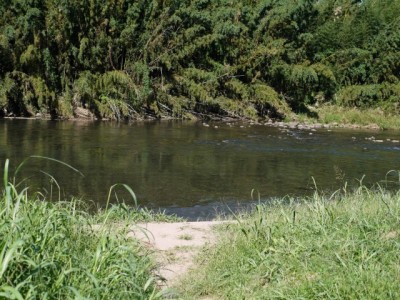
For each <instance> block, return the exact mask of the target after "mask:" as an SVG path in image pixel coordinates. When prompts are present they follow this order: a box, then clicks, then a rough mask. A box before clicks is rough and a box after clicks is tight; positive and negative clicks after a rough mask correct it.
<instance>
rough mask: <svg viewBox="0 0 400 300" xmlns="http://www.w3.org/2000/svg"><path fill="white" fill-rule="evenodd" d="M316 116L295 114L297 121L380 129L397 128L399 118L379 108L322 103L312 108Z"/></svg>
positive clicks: (399, 121) (398, 126) (399, 126)
mask: <svg viewBox="0 0 400 300" xmlns="http://www.w3.org/2000/svg"><path fill="white" fill-rule="evenodd" d="M313 110H314V112H315V113H317V115H318V118H316V119H313V118H310V117H308V116H306V115H301V114H299V115H297V117H298V119H299V121H302V122H306V123H308V122H309V123H315V122H320V123H324V124H332V123H336V124H346V125H359V126H368V125H374V124H375V125H378V126H379V128H381V129H399V128H400V118H399V117H398V115H397V114H394V113H389V112H385V111H383V110H382V109H379V108H364V109H361V108H354V107H352V108H349V107H340V106H337V105H323V106H321V107H319V108H317V109H313Z"/></svg>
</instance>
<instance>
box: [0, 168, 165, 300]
mask: <svg viewBox="0 0 400 300" xmlns="http://www.w3.org/2000/svg"><path fill="white" fill-rule="evenodd" d="M6 169H7V164H6ZM79 205H80V203H79V201H77V200H72V201H68V202H62V201H60V202H57V203H49V202H45V201H44V199H42V197H41V196H40V195H37V196H28V190H27V189H24V190H22V191H17V188H16V187H15V185H13V184H11V183H9V182H8V178H7V171H5V175H4V189H3V190H2V192H1V195H0V298H1V299H4V298H6V299H156V298H160V297H161V294H160V293H159V291H158V288H157V286H156V278H155V277H154V275H152V274H153V270H154V268H155V265H154V263H153V261H152V260H151V259H150V257H151V255H150V253H149V250H146V249H145V248H144V247H143V246H141V245H140V244H139V242H138V241H136V240H134V239H131V238H127V237H126V236H127V231H128V224H130V225H131V224H132V223H131V222H132V220H150V218H151V214H150V213H148V212H146V211H136V212H135V211H134V210H129V209H127V207H124V206H114V207H112V208H110V209H108V210H105V211H102V212H99V213H97V214H94V215H89V214H87V213H86V212H84V211H82V210H79V209H78V207H79ZM118 215H119V216H121V217H120V218H119V219H118V217H117V216H118ZM159 217H160V218H162V217H161V216H159ZM156 218H158V217H156ZM164 219H165V218H164ZM116 221H118V222H119V226H117V227H115V226H110V225H111V224H112V223H113V222H116ZM125 221H127V222H125ZM123 225H126V226H123Z"/></svg>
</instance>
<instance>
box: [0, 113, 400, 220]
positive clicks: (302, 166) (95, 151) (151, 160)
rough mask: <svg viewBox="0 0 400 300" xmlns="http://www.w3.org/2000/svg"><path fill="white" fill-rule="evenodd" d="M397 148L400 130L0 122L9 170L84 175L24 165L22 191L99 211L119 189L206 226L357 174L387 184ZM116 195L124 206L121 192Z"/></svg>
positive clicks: (399, 165)
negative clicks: (75, 200) (224, 215)
mask: <svg viewBox="0 0 400 300" xmlns="http://www.w3.org/2000/svg"><path fill="white" fill-rule="evenodd" d="M215 126H216V127H218V128H215ZM373 139H375V141H374V140H373ZM376 140H380V141H379V142H377V141H376ZM393 140H395V141H393ZM396 140H400V132H399V131H355V130H349V129H340V130H339V129H335V130H328V129H317V130H316V131H311V130H298V129H282V128H274V127H267V126H262V125H253V126H250V125H248V124H247V125H244V124H233V125H232V124H223V123H215V124H211V126H209V127H206V126H204V125H203V124H202V123H201V122H197V123H193V122H178V121H162V122H141V123H133V124H121V123H108V122H75V121H43V120H0V161H1V163H2V165H4V161H5V159H6V158H9V159H10V163H11V166H12V167H11V168H10V171H13V170H14V169H15V168H16V166H17V165H18V164H20V163H21V162H22V161H23V160H24V159H26V158H27V157H29V156H31V155H38V156H46V157H50V158H54V159H57V160H61V161H63V162H65V163H68V164H70V165H71V166H73V167H74V168H76V169H78V170H79V171H80V172H81V173H82V174H83V175H84V176H81V175H80V174H79V173H77V172H74V171H73V170H72V169H70V168H67V167H65V166H63V165H62V164H59V163H56V162H53V161H50V160H45V159H39V158H31V159H29V160H28V161H26V162H25V163H24V166H23V167H22V169H21V170H22V172H20V173H19V174H18V176H17V181H18V182H19V181H21V180H23V179H25V181H23V182H22V185H27V186H30V190H31V191H32V192H33V191H40V192H41V193H42V194H44V195H47V197H48V198H51V199H53V200H57V199H59V197H60V196H59V192H60V193H61V198H62V199H64V198H65V197H70V196H76V197H82V198H83V199H85V200H86V201H93V203H96V204H97V205H99V206H102V205H103V206H104V204H105V202H106V199H107V194H108V191H109V188H110V187H111V186H112V185H113V184H115V183H124V184H127V185H129V186H130V187H131V188H132V189H133V190H134V192H135V193H136V195H137V199H138V203H139V205H141V206H144V207H148V208H152V209H159V208H161V209H163V210H164V209H165V210H166V211H167V212H168V213H175V214H177V215H179V216H184V217H187V218H189V219H204V218H211V217H212V216H213V215H214V214H215V213H221V212H224V211H229V210H230V209H232V210H235V209H237V208H238V207H246V206H247V205H248V204H250V203H253V202H257V201H259V200H261V201H268V199H271V198H272V197H282V196H285V195H291V196H301V195H309V194H311V193H312V192H313V190H314V188H315V186H314V182H313V178H314V179H315V181H316V184H317V188H318V189H320V190H325V191H334V190H335V189H337V188H340V187H342V186H343V184H344V182H348V183H349V184H352V185H354V184H355V183H356V182H357V179H361V178H362V177H363V176H364V175H365V178H364V179H363V182H364V183H366V184H368V185H370V184H372V183H376V182H379V181H381V180H384V179H385V178H386V174H387V172H388V171H390V170H400V143H397V142H396ZM391 174H394V173H391ZM51 178H54V179H55V180H56V181H57V184H58V185H59V186H60V190H59V189H58V188H57V185H56V183H54V181H53V180H52V179H51ZM383 184H384V183H383ZM252 190H253V193H252ZM118 195H119V197H118V199H119V200H118V201H126V202H127V203H130V201H131V200H130V199H129V197H128V195H127V194H126V193H124V192H119V193H118ZM251 195H252V196H253V197H252V196H251ZM113 199H114V200H113V201H114V202H115V201H117V200H115V198H113Z"/></svg>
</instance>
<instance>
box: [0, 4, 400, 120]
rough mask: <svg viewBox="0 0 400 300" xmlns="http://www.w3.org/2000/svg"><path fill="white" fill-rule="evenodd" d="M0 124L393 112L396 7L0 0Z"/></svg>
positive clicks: (397, 68) (397, 88) (397, 92)
mask: <svg viewBox="0 0 400 300" xmlns="http://www.w3.org/2000/svg"><path fill="white" fill-rule="evenodd" d="M0 14H1V16H2V17H1V18H0V115H3V116H5V115H10V114H11V115H17V116H31V115H35V114H38V113H41V114H50V115H52V116H53V117H63V116H64V117H68V116H73V115H74V114H76V112H77V110H78V109H79V108H83V109H86V110H88V111H90V112H91V113H92V114H93V115H95V116H97V117H98V118H114V119H126V118H135V117H137V116H143V115H144V114H152V115H154V116H156V117H161V116H172V117H177V118H186V117H191V116H193V115H194V116H196V115H198V116H203V115H209V114H218V115H223V116H231V117H247V118H264V117H277V118H280V117H284V116H285V115H287V114H289V113H290V112H293V111H294V112H298V111H303V110H306V109H307V105H312V104H316V103H324V102H329V103H334V104H337V105H343V106H357V107H376V106H379V107H382V108H383V109H387V110H390V111H395V112H399V111H400V107H399V98H400V82H399V76H400V1H397V0H396V1H392V0H382V1H373V0H364V1H362V0H299V1H290V0H260V1H250V0H240V1H231V0H101V1H100V0H68V1H67V0H2V1H1V3H0Z"/></svg>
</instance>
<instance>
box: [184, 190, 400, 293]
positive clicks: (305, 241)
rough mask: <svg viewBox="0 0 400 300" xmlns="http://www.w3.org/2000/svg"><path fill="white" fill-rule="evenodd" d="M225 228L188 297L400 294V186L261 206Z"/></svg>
mask: <svg viewBox="0 0 400 300" xmlns="http://www.w3.org/2000/svg"><path fill="white" fill-rule="evenodd" d="M237 220H238V222H237V224H231V225H230V226H224V228H223V229H222V230H220V231H219V232H220V237H219V238H220V242H219V243H218V244H217V245H216V246H215V247H213V248H211V249H208V250H207V253H203V254H202V255H200V257H199V264H198V265H199V267H198V268H197V269H195V270H193V271H192V272H191V274H190V275H189V276H188V277H186V279H185V280H183V282H182V283H181V286H180V288H181V291H182V298H184V299H199V298H201V297H203V296H207V297H211V298H212V299H214V298H215V299H400V267H399V266H400V256H399V253H400V192H397V193H390V192H387V191H384V190H383V189H379V188H378V189H376V190H368V189H367V188H365V187H363V186H362V187H360V188H359V189H358V190H356V191H354V192H352V193H351V192H346V191H344V192H342V193H335V194H334V195H333V196H331V197H328V196H321V195H320V194H318V193H316V194H315V195H314V196H313V197H311V198H307V199H303V200H302V201H300V202H299V201H292V202H291V203H289V204H287V200H286V201H285V203H284V204H281V203H279V202H277V203H276V204H275V205H272V206H266V205H258V206H257V208H256V210H255V211H254V212H253V213H251V214H247V215H246V214H245V215H241V216H237Z"/></svg>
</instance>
